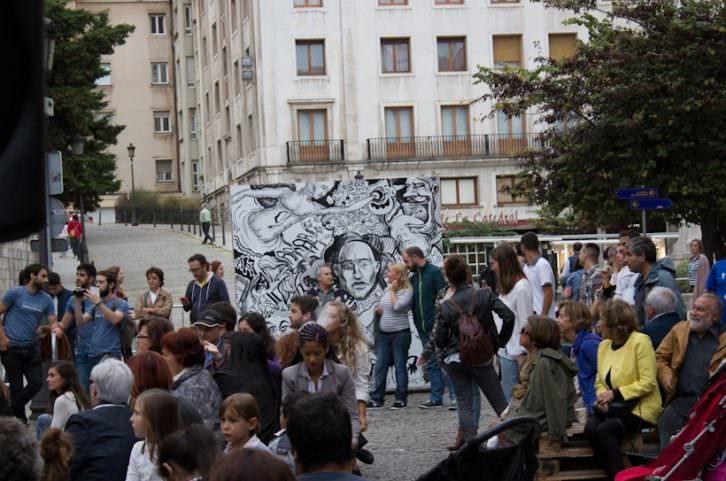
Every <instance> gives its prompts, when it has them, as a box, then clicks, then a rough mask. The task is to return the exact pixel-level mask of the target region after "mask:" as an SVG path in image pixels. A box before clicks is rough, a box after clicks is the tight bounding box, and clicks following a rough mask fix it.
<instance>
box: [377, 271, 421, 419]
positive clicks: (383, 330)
mask: <svg viewBox="0 0 726 481" xmlns="http://www.w3.org/2000/svg"><path fill="white" fill-rule="evenodd" d="M386 283H387V284H388V286H387V287H386V290H385V291H384V292H383V296H382V297H381V300H380V301H379V303H378V307H376V316H379V318H380V320H379V321H378V328H377V332H376V365H375V371H374V373H373V376H374V380H375V381H374V382H375V386H374V389H373V392H371V400H370V402H369V403H368V406H369V407H373V408H380V407H383V401H384V398H385V395H386V377H387V374H388V368H390V367H391V365H394V366H395V368H396V394H395V397H396V400H395V401H394V403H393V406H392V408H391V409H402V408H405V407H406V405H407V404H408V370H407V369H406V361H407V359H408V349H409V347H411V327H410V325H409V320H408V311H409V310H410V309H411V300H412V299H413V289H411V284H410V283H409V281H408V268H407V267H406V266H405V265H404V264H399V263H395V264H389V266H388V271H387V272H386Z"/></svg>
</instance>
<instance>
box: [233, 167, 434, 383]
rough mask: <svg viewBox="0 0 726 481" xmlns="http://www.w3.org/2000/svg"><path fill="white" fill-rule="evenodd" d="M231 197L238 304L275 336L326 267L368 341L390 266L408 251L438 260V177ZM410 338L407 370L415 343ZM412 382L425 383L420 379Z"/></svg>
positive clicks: (281, 188)
mask: <svg viewBox="0 0 726 481" xmlns="http://www.w3.org/2000/svg"><path fill="white" fill-rule="evenodd" d="M231 196H232V202H231V206H232V227H233V230H234V268H235V274H236V275H235V283H236V286H235V292H236V295H237V299H236V302H237V306H238V308H239V309H240V312H246V311H257V312H259V313H261V314H262V315H263V316H265V318H266V319H267V321H268V324H269V325H270V329H271V331H272V333H273V334H274V335H276V336H279V335H282V334H284V333H285V332H286V331H287V330H288V329H289V326H290V324H289V319H288V314H287V313H288V305H289V301H290V299H292V298H293V297H294V296H296V295H301V294H304V293H305V292H306V291H308V290H309V289H310V288H311V287H313V286H314V285H315V283H316V272H317V269H318V267H319V266H320V265H321V264H323V263H330V264H332V266H333V272H334V275H335V277H336V282H337V285H338V286H339V287H340V288H341V289H342V290H343V291H344V292H345V295H346V298H345V299H344V301H345V302H346V303H347V304H349V305H350V306H351V307H352V308H353V309H354V310H355V312H357V313H358V315H359V317H360V319H361V322H362V324H363V326H364V328H365V331H366V333H367V335H368V336H369V338H371V340H372V330H373V326H372V321H373V312H374V310H375V307H376V305H377V303H378V300H379V299H380V297H381V295H382V293H383V289H384V288H385V281H384V276H383V274H384V273H385V271H386V267H387V266H388V264H389V263H391V262H397V261H400V259H401V252H402V251H403V250H404V249H405V248H406V247H409V246H413V245H416V246H419V247H421V249H423V251H424V252H425V253H426V254H427V255H428V258H429V260H430V261H431V262H433V263H434V264H436V265H441V263H442V260H443V254H442V244H441V239H442V232H443V229H442V225H441V212H440V199H441V197H440V193H439V181H438V179H436V178H431V177H409V178H396V179H379V180H370V179H355V180H339V181H330V182H306V183H294V184H278V185H252V186H236V187H233V188H232V192H231ZM412 332H413V333H414V342H413V343H412V346H411V351H410V354H411V356H412V358H411V360H410V364H412V370H413V369H414V368H415V356H418V355H419V354H420V352H421V344H420V342H419V341H418V339H417V338H416V335H415V329H413V326H412ZM409 382H411V383H413V384H419V383H422V382H423V380H422V378H421V375H420V372H416V373H415V374H413V376H412V378H411V379H410V381H409Z"/></svg>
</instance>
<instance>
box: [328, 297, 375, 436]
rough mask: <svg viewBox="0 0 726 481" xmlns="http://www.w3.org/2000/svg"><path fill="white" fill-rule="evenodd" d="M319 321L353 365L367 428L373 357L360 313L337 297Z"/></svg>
mask: <svg viewBox="0 0 726 481" xmlns="http://www.w3.org/2000/svg"><path fill="white" fill-rule="evenodd" d="M318 323H319V324H321V325H323V326H324V327H325V330H326V331H327V332H328V340H330V344H331V345H332V346H333V347H335V355H336V358H337V359H338V361H339V362H341V363H342V364H343V365H344V366H346V367H347V368H348V369H350V372H351V374H352V375H353V384H355V398H356V400H357V402H358V416H360V430H361V432H362V431H365V430H366V427H367V426H368V418H367V416H366V402H367V401H368V390H369V380H370V379H369V373H370V371H371V361H370V358H369V357H368V341H367V340H366V338H365V336H364V335H363V331H362V330H361V327H360V321H359V320H358V316H357V315H356V314H355V312H353V311H352V310H351V308H350V307H348V305H347V304H345V303H343V302H341V301H337V300H335V301H330V302H328V303H327V304H325V307H323V313H322V316H321V319H319V320H318Z"/></svg>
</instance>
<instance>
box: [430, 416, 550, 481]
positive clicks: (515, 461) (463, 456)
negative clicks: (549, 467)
mask: <svg viewBox="0 0 726 481" xmlns="http://www.w3.org/2000/svg"><path fill="white" fill-rule="evenodd" d="M514 427H516V428H517V431H522V430H524V431H526V432H527V435H526V436H525V437H524V438H523V440H522V441H520V442H519V443H517V444H514V445H510V446H504V447H497V448H494V449H487V448H486V443H487V440H489V439H490V438H493V437H494V436H496V435H498V434H501V433H503V432H505V431H507V430H510V429H512V428H514ZM539 432H540V427H539V423H538V422H537V420H536V419H534V418H533V417H529V416H522V417H518V418H512V419H509V420H507V421H505V422H503V423H502V424H499V425H498V426H496V427H494V428H493V429H490V430H489V431H486V432H484V433H482V434H480V435H479V436H477V437H476V438H474V439H472V440H471V441H469V442H468V443H466V444H464V446H462V447H461V448H460V449H459V450H458V451H456V452H455V453H452V454H450V455H449V457H448V458H446V459H445V460H443V461H441V462H440V463H439V464H437V465H436V466H435V467H434V468H433V469H432V470H430V471H429V472H427V473H426V474H424V475H423V476H421V477H420V478H418V480H417V481H475V480H476V481H490V480H491V481H499V480H502V481H531V480H533V479H534V476H535V473H536V472H537V467H538V463H537V450H536V442H537V439H538V438H539Z"/></svg>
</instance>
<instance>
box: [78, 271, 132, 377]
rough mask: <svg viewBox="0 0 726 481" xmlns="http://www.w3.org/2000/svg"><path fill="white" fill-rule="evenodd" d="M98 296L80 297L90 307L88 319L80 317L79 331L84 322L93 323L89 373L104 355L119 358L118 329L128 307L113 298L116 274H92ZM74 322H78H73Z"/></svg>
mask: <svg viewBox="0 0 726 481" xmlns="http://www.w3.org/2000/svg"><path fill="white" fill-rule="evenodd" d="M96 287H98V294H96V293H95V292H94V291H91V290H87V291H85V292H84V293H83V297H84V298H85V299H87V300H88V301H90V303H91V304H92V305H93V308H92V309H91V312H90V313H89V314H90V320H88V321H86V319H85V316H84V317H83V318H82V320H81V322H82V324H81V325H80V326H79V329H83V325H84V324H86V323H94V324H95V325H94V327H93V334H92V335H91V341H90V345H89V346H88V366H89V368H90V370H93V367H94V366H95V365H96V364H98V363H99V362H100V361H101V359H103V358H104V357H106V356H111V357H115V358H116V359H121V329H122V327H123V321H124V318H125V317H126V315H127V314H128V311H129V304H128V303H127V302H126V301H125V300H123V299H121V298H120V297H116V295H115V294H114V290H115V288H116V274H114V273H113V272H111V271H101V272H99V273H98V274H97V275H96ZM76 321H78V319H76Z"/></svg>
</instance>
